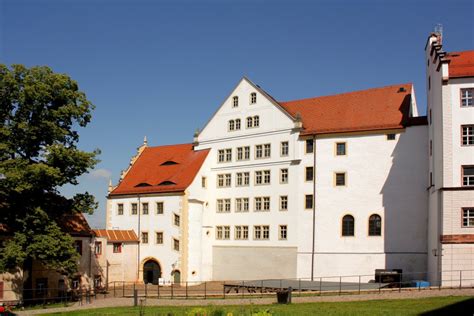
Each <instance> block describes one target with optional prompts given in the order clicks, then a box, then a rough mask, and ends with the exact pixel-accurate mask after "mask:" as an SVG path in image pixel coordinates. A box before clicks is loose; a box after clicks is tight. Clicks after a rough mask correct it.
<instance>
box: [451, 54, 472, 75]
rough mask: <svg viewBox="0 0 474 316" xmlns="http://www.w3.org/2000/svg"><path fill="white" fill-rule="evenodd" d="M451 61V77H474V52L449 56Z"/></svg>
mask: <svg viewBox="0 0 474 316" xmlns="http://www.w3.org/2000/svg"><path fill="white" fill-rule="evenodd" d="M446 57H447V59H448V60H449V77H450V78H463V77H474V50H466V51H464V52H453V53H448V54H447V56H446Z"/></svg>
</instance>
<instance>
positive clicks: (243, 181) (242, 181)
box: [236, 172, 250, 187]
mask: <svg viewBox="0 0 474 316" xmlns="http://www.w3.org/2000/svg"><path fill="white" fill-rule="evenodd" d="M236 182H237V183H236V186H238V187H242V186H248V185H249V182H250V173H249V172H237V178H236Z"/></svg>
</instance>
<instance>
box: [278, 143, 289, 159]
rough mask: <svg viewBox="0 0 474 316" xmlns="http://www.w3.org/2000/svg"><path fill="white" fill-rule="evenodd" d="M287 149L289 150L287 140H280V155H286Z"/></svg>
mask: <svg viewBox="0 0 474 316" xmlns="http://www.w3.org/2000/svg"><path fill="white" fill-rule="evenodd" d="M289 151H290V146H289V144H288V142H287V141H286V142H281V145H280V156H282V157H287V156H288V154H289Z"/></svg>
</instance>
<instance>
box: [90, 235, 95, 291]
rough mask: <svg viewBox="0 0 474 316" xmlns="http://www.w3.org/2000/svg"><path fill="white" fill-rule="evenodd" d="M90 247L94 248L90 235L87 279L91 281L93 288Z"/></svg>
mask: <svg viewBox="0 0 474 316" xmlns="http://www.w3.org/2000/svg"><path fill="white" fill-rule="evenodd" d="M92 247H94V245H93V244H92V235H91V236H90V237H89V278H90V279H92V286H94V287H95V284H94V278H93V276H92V249H93V248H92Z"/></svg>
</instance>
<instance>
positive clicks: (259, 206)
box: [254, 197, 262, 212]
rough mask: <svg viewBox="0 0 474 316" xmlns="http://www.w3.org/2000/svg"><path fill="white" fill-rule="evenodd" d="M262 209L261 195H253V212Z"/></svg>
mask: <svg viewBox="0 0 474 316" xmlns="http://www.w3.org/2000/svg"><path fill="white" fill-rule="evenodd" d="M261 210H262V198H261V197H255V199H254V211H255V212H260V211H261Z"/></svg>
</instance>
